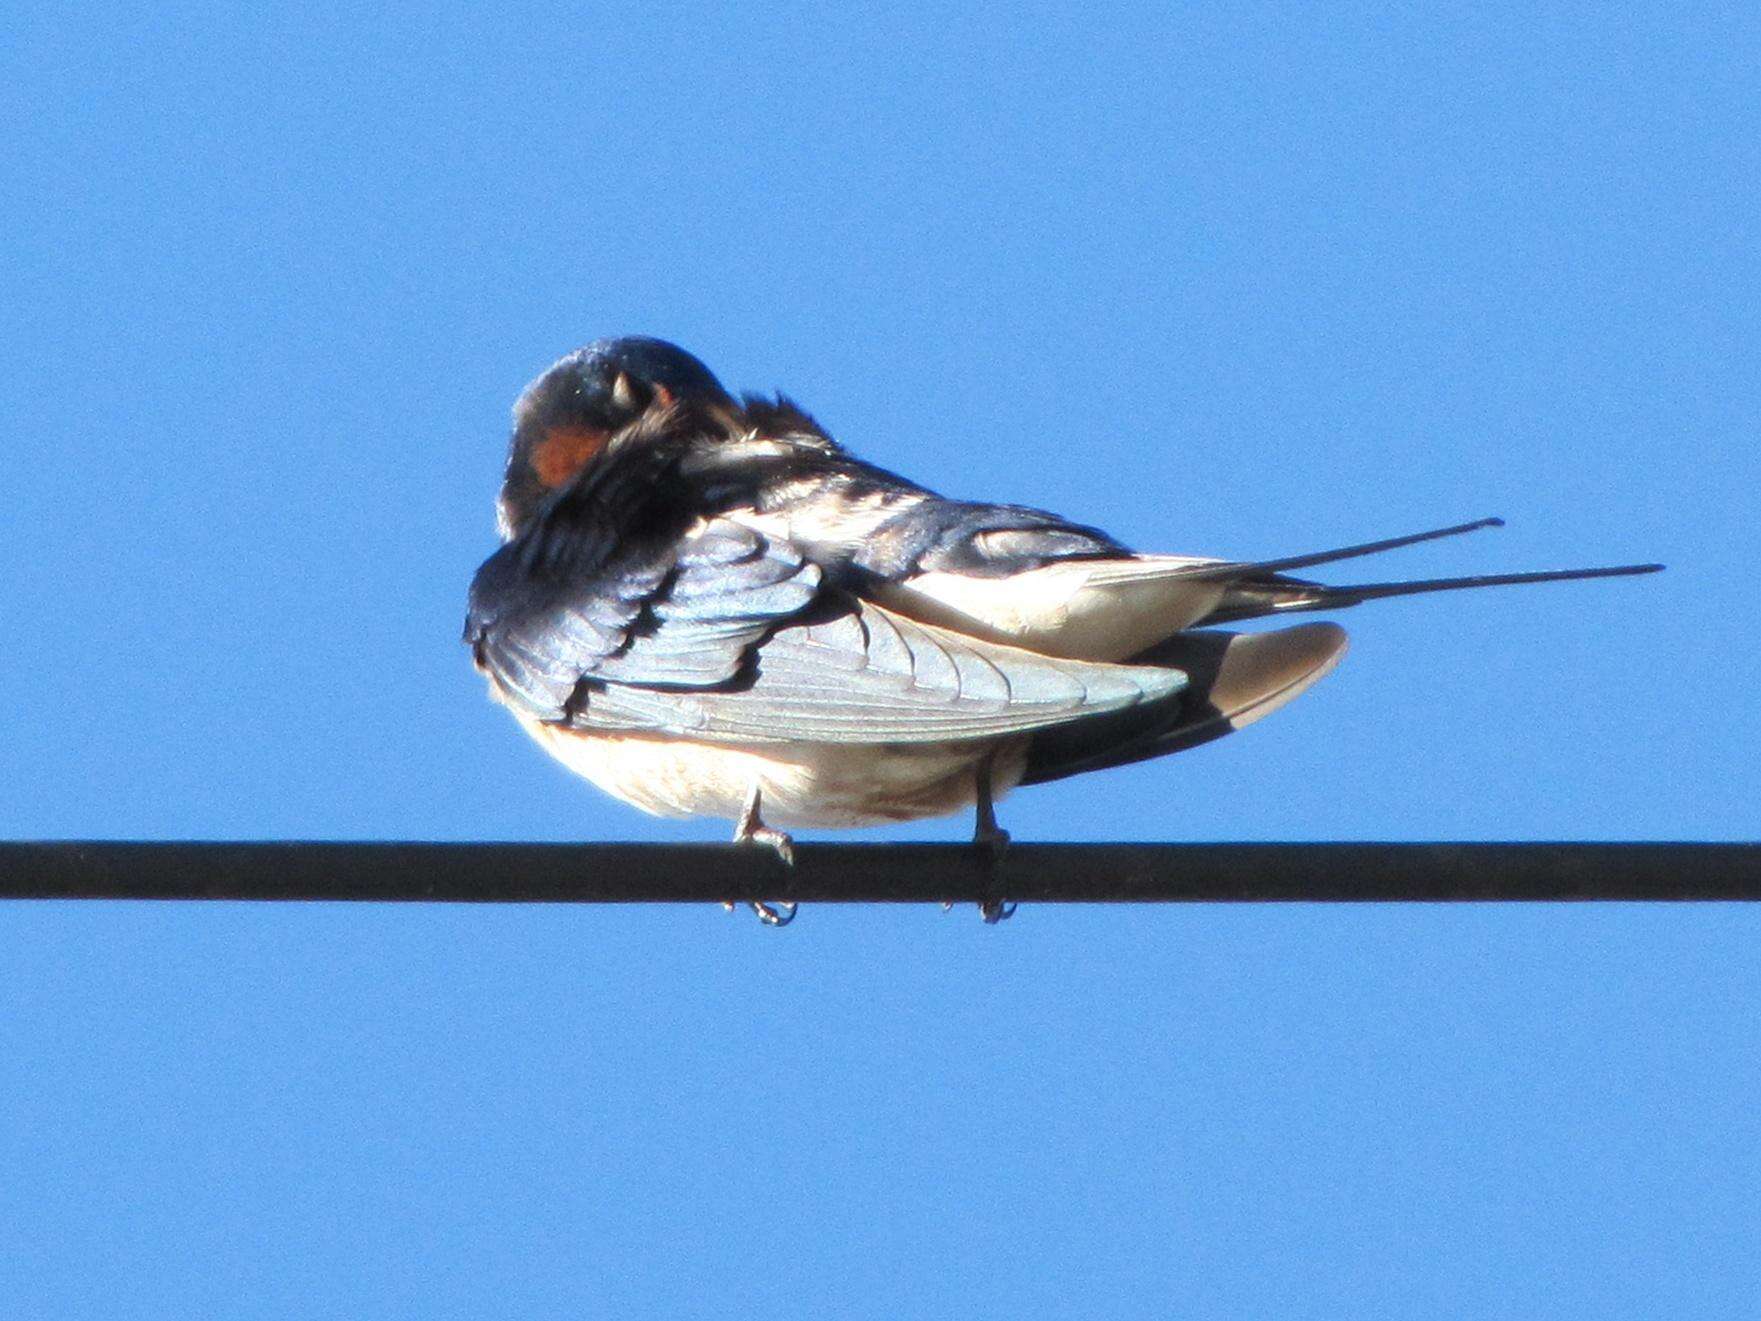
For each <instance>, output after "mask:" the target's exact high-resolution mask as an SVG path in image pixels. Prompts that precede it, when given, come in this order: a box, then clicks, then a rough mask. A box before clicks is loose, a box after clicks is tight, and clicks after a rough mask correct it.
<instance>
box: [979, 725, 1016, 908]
mask: <svg viewBox="0 0 1761 1321" xmlns="http://www.w3.org/2000/svg"><path fill="white" fill-rule="evenodd" d="M996 760H997V754H996V751H995V750H994V749H993V750H992V751H991V752H990V753H989V754H988V755H987V756H986V757H985V759H984V760H983V761H981V762H979V763H978V771H977V773H976V774H977V785H976V792H975V794H974V797H975V800H976V804H975V805H976V806H977V809H978V817H977V820H976V821H975V822H974V823H973V827H972V844H973V847H974V848H978V849H982V850H984V852H985V853H986V855H987V859H986V861H987V862H988V864H989V868H990V872H991V878H992V880H993V881H994V880H995V879H996V872H997V865H998V864H999V863H1000V862H1002V860H1003V850H1005V849H1006V848H1008V847H1009V832H1008V831H1007V830H1004V829H1003V828H1002V827H1001V826H999V825H998V824H997V807H996V802H995V800H994V799H993V797H992V793H991V772H992V770H993V769H994V767H995V764H996ZM978 911H979V914H980V915H981V916H982V917H983V918H984V920H985V921H986V922H987V923H989V924H992V925H994V924H996V923H998V922H1002V921H1006V920H1007V919H1009V918H1011V917H1014V916H1015V905H1014V904H1012V903H1006V902H1004V901H1003V900H1002V899H1001V898H997V897H992V898H989V899H986V900H985V901H984V902H983V903H982V904H980V905H979V906H978Z"/></svg>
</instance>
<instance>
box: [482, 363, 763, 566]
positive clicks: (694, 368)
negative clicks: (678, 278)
mask: <svg viewBox="0 0 1761 1321" xmlns="http://www.w3.org/2000/svg"><path fill="white" fill-rule="evenodd" d="M674 403H704V404H714V405H721V406H727V407H732V406H733V400H732V399H731V398H730V397H729V395H728V392H727V391H726V390H724V389H722V384H721V382H720V381H718V380H716V379H715V374H714V373H713V372H711V371H710V370H709V368H707V367H705V366H704V365H703V364H702V363H701V362H699V361H697V359H696V358H693V357H692V356H691V355H690V354H689V353H686V352H685V350H683V349H681V348H679V347H678V346H677V345H676V344H669V343H667V342H666V341H665V340H663V339H647V338H644V337H642V336H629V337H626V338H623V339H601V340H595V341H594V342H593V343H591V344H589V345H587V347H586V348H582V349H576V350H575V351H574V352H573V353H571V354H569V355H568V356H567V357H565V358H563V359H561V360H560V361H558V362H557V363H556V364H555V365H554V366H552V367H551V368H550V370H549V371H547V372H545V373H544V375H542V376H540V377H539V378H538V379H537V380H535V381H533V382H532V384H530V385H528V386H527V387H526V389H525V391H524V392H523V393H522V394H521V395H520V398H519V401H518V402H517V403H515V404H514V434H513V437H512V439H511V440H510V441H509V442H508V462H507V472H506V474H505V476H504V477H503V478H502V485H501V496H500V498H499V499H498V500H497V501H496V514H497V518H498V520H499V522H500V525H501V535H502V537H503V538H504V539H507V540H511V539H512V538H513V537H514V536H515V535H517V534H518V533H519V531H520V529H521V528H523V527H525V526H526V524H527V523H528V522H529V521H530V520H531V518H532V515H533V514H534V513H536V512H537V510H538V508H539V506H540V505H542V504H543V503H544V501H545V500H546V499H547V498H548V497H549V496H550V494H551V493H552V492H553V491H555V490H557V489H558V488H559V487H562V486H566V485H567V484H568V483H569V482H570V481H572V480H573V479H574V477H575V474H577V473H578V472H580V471H581V469H582V468H584V467H585V466H586V465H587V464H588V463H590V462H591V461H592V460H593V459H594V458H595V457H597V456H598V455H599V454H600V452H601V451H603V450H604V449H605V447H606V445H607V444H608V443H609V442H610V440H611V438H612V437H613V436H615V435H617V433H618V432H619V431H621V430H623V429H624V428H625V427H626V426H628V425H629V424H630V423H631V422H633V421H635V420H636V419H637V418H639V417H641V416H642V414H643V413H645V412H646V411H647V410H648V409H649V408H651V407H653V406H655V405H656V404H658V405H660V406H661V407H666V406H668V405H670V404H674Z"/></svg>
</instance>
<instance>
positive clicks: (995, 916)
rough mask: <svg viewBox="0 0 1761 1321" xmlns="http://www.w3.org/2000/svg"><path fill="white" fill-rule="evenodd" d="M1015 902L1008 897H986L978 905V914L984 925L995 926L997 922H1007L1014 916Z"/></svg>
mask: <svg viewBox="0 0 1761 1321" xmlns="http://www.w3.org/2000/svg"><path fill="white" fill-rule="evenodd" d="M1015 907H1016V905H1015V902H1014V901H1013V900H1010V899H986V900H985V901H984V902H983V903H982V904H980V905H979V906H978V911H979V914H980V916H982V917H983V918H984V921H985V925H986V926H993V927H994V926H995V925H996V924H997V923H999V922H1007V921H1008V920H1009V919H1010V918H1012V917H1014V916H1015Z"/></svg>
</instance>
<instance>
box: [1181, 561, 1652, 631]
mask: <svg viewBox="0 0 1761 1321" xmlns="http://www.w3.org/2000/svg"><path fill="white" fill-rule="evenodd" d="M1662 568H1663V566H1662V565H1661V564H1615V565H1606V566H1603V567H1599V568H1593V569H1544V570H1540V571H1538V572H1529V573H1482V574H1474V575H1472V576H1469V577H1464V578H1416V579H1412V580H1409V581H1406V582H1385V583H1348V584H1342V585H1339V586H1331V585H1329V584H1326V583H1311V582H1304V581H1302V580H1301V579H1298V578H1282V577H1269V578H1266V579H1263V580H1258V581H1256V580H1253V579H1248V580H1245V581H1241V582H1236V583H1231V584H1230V586H1229V589H1228V590H1227V591H1226V592H1225V593H1224V595H1223V599H1222V600H1221V601H1220V602H1219V603H1218V604H1217V608H1216V609H1215V610H1213V611H1212V612H1211V613H1210V614H1208V615H1206V616H1205V618H1204V620H1203V623H1205V624H1207V625H1209V624H1227V623H1232V622H1234V621H1237V620H1242V619H1258V618H1261V617H1263V616H1265V615H1281V614H1299V613H1302V612H1304V611H1309V610H1344V609H1347V608H1348V607H1350V606H1354V605H1361V604H1363V603H1364V602H1365V601H1379V600H1384V599H1386V598H1388V597H1393V596H1422V595H1424V594H1425V593H1427V592H1461V591H1470V590H1472V589H1474V588H1478V587H1509V586H1516V585H1521V584H1526V583H1556V582H1578V581H1581V580H1583V579H1586V578H1631V577H1635V576H1637V575H1639V574H1646V573H1657V572H1659V571H1660V570H1661V569H1662Z"/></svg>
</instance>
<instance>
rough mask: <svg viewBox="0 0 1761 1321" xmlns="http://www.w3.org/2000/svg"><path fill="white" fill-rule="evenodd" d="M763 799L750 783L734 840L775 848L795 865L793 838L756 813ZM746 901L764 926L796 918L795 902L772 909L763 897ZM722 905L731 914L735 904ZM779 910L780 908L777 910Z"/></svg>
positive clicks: (787, 864) (785, 862) (784, 923)
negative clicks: (774, 827) (749, 790)
mask: <svg viewBox="0 0 1761 1321" xmlns="http://www.w3.org/2000/svg"><path fill="white" fill-rule="evenodd" d="M762 800H763V790H762V789H760V787H759V786H758V785H756V784H755V785H753V786H752V793H751V795H750V796H749V797H748V798H747V799H746V806H745V809H744V810H743V811H741V813H740V820H739V823H738V824H737V825H736V826H735V827H734V843H736V844H761V845H764V846H765V847H767V848H771V849H774V850H776V855H777V857H779V858H781V859H782V860H783V865H784V866H785V867H793V866H794V865H795V841H794V840H792V839H790V838H789V836H788V835H786V834H784V833H783V832H782V831H780V830H775V829H772V828H771V827H770V826H767V825H765V824H764V818H763V817H761V816H760V815H759V808H760V806H761V805H762ZM746 902H747V904H748V905H750V906H751V909H752V911H753V912H754V913H757V914H758V920H759V921H760V922H762V923H764V924H765V926H767V927H786V926H788V925H789V923H791V922H793V921H794V920H795V908H796V905H794V904H792V903H779V904H778V905H777V906H776V908H772V907H771V906H770V905H769V904H767V903H765V902H764V901H763V900H762V899H748V900H747V901H746ZM722 907H723V908H725V909H727V910H728V911H729V912H730V913H731V912H733V911H734V905H733V903H732V902H731V901H730V902H726V903H723V904H722ZM779 909H780V910H782V911H780V912H779V911H778V910H779Z"/></svg>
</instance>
